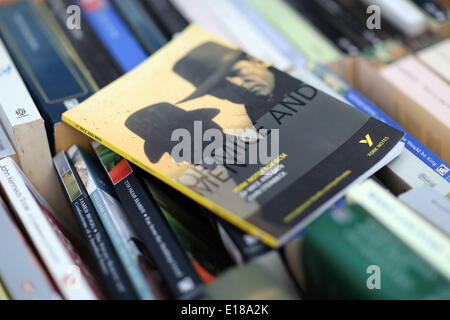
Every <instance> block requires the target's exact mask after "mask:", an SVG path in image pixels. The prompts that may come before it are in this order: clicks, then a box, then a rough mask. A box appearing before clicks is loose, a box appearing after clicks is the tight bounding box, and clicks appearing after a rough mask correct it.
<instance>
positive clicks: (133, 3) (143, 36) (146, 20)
mask: <svg viewBox="0 0 450 320" xmlns="http://www.w3.org/2000/svg"><path fill="white" fill-rule="evenodd" d="M112 3H113V4H114V6H115V7H116V8H117V11H118V12H119V13H120V14H121V16H122V17H123V19H124V20H125V21H126V22H127V24H128V25H129V27H130V29H131V30H132V31H133V33H134V35H135V36H136V38H137V39H138V40H139V42H140V43H141V44H142V46H143V47H144V49H145V50H146V51H147V53H148V54H149V55H150V54H152V53H154V52H155V51H157V50H158V49H159V48H161V47H162V46H164V45H165V44H166V43H167V40H168V39H167V37H166V36H165V35H164V33H163V32H162V31H161V29H160V28H159V27H158V25H157V24H156V23H155V22H154V21H153V18H152V17H151V16H150V15H149V14H148V13H147V11H146V10H145V7H144V5H143V4H142V3H141V1H140V0H128V1H120V0H112Z"/></svg>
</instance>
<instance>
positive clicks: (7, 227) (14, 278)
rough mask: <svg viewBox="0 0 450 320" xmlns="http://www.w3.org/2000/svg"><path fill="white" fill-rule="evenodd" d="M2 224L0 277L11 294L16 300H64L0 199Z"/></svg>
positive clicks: (0, 222) (0, 224)
mask: <svg viewBox="0 0 450 320" xmlns="http://www.w3.org/2000/svg"><path fill="white" fill-rule="evenodd" d="M0 226H1V227H0V229H1V232H0V243H1V244H2V250H0V278H1V279H2V282H3V286H4V288H6V289H7V290H8V292H9V296H10V297H11V298H12V299H14V300H57V299H61V296H60V294H59V293H58V291H57V289H56V288H55V287H54V285H53V282H52V280H51V279H50V278H49V276H48V274H47V271H46V270H45V268H44V267H43V266H42V265H41V263H40V261H39V259H38V257H37V256H36V255H35V254H34V252H33V250H32V248H31V247H30V246H29V245H28V243H27V240H26V238H25V236H24V235H23V234H22V232H21V231H20V228H19V226H18V225H17V224H16V223H15V222H14V220H13V218H12V216H11V214H10V212H9V210H8V209H7V207H6V205H5V203H4V202H3V200H1V199H0ZM18 266H20V268H18Z"/></svg>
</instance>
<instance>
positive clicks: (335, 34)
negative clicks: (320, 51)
mask: <svg viewBox="0 0 450 320" xmlns="http://www.w3.org/2000/svg"><path fill="white" fill-rule="evenodd" d="M288 3H289V4H290V5H291V6H292V7H293V8H295V9H296V10H297V11H298V12H299V13H301V15H302V16H303V17H305V18H306V19H308V20H309V22H310V23H311V24H313V25H314V26H315V27H316V28H317V29H318V30H319V31H320V32H321V33H322V34H323V35H324V36H326V37H327V38H328V39H329V40H330V41H331V42H333V43H334V45H335V46H336V47H337V48H339V49H340V50H341V51H342V52H344V53H346V54H349V55H357V54H359V53H360V47H359V46H358V45H357V44H356V43H355V42H354V41H353V40H352V39H350V38H348V37H347V36H346V35H345V34H343V33H342V32H341V31H340V30H339V28H338V29H336V28H334V27H333V26H330V25H329V24H328V23H327V19H326V18H323V17H320V16H318V15H317V11H315V10H313V9H311V8H310V6H311V2H310V1H308V2H303V1H294V0H288Z"/></svg>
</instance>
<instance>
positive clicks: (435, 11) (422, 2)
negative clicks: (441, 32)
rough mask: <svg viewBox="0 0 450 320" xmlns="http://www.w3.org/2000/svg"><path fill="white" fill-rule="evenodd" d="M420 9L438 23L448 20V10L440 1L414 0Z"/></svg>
mask: <svg viewBox="0 0 450 320" xmlns="http://www.w3.org/2000/svg"><path fill="white" fill-rule="evenodd" d="M412 1H413V2H414V3H415V4H416V5H417V6H418V7H419V8H420V9H422V10H423V11H424V12H425V13H426V14H427V15H429V16H430V17H431V18H432V19H433V20H435V21H436V22H438V23H442V22H445V21H447V20H448V12H447V10H445V8H444V7H442V6H441V5H440V4H439V3H436V2H435V1H430V0H412Z"/></svg>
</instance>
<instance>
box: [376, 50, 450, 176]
mask: <svg viewBox="0 0 450 320" xmlns="http://www.w3.org/2000/svg"><path fill="white" fill-rule="evenodd" d="M380 75H381V76H382V78H383V79H384V80H385V81H386V82H387V83H388V85H390V86H392V88H393V94H396V96H395V97H393V98H392V99H391V101H389V102H387V103H386V109H389V110H390V112H394V110H395V112H396V114H397V115H398V118H399V121H400V123H401V124H402V125H403V126H405V127H406V128H407V129H409V130H410V132H411V133H412V134H414V135H415V136H416V137H417V138H418V139H420V140H421V141H424V142H425V144H427V145H428V146H429V147H430V149H432V150H433V151H434V152H436V153H437V154H438V155H440V156H441V157H442V158H443V159H444V160H446V161H449V160H450V148H448V141H449V139H450V130H449V128H450V104H449V102H448V101H450V85H449V84H448V83H446V82H445V81H444V80H442V79H440V78H439V77H438V76H437V75H435V74H434V73H433V72H432V71H431V70H429V69H428V68H426V67H425V66H424V65H423V64H422V63H421V62H420V61H419V60H418V59H417V58H416V57H414V56H408V57H406V58H403V59H401V60H399V61H397V62H395V63H393V64H390V65H389V66H387V67H385V68H383V69H382V70H381V71H380ZM400 97H401V98H400ZM448 171H449V168H448V167H446V169H443V174H445V173H447V172H448Z"/></svg>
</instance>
